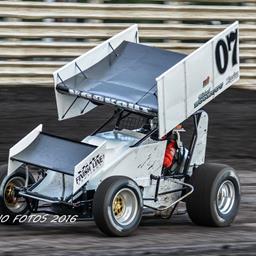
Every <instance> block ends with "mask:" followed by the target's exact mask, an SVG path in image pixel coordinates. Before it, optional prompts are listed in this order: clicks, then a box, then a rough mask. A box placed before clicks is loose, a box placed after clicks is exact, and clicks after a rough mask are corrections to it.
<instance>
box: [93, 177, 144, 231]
mask: <svg viewBox="0 0 256 256" xmlns="http://www.w3.org/2000/svg"><path fill="white" fill-rule="evenodd" d="M142 209H143V204H142V195H141V191H140V188H139V187H138V185H137V184H136V183H135V182H134V181H133V180H131V179H130V178H128V177H124V176H113V177H109V178H107V179H106V180H104V181H103V182H102V183H101V184H100V185H99V187H98V189H97V191H96V192H95V195H94V199H93V216H94V219H95V222H96V224H97V226H98V227H99V228H100V230H101V231H102V232H103V233H105V234H107V235H110V236H128V235H130V234H131V233H132V232H133V231H135V230H136V228H137V227H138V225H139V223H140V220H141V216H142Z"/></svg>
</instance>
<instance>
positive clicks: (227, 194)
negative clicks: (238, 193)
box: [217, 180, 235, 214]
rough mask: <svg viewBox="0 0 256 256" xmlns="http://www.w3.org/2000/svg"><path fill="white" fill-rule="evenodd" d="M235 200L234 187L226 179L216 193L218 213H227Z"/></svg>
mask: <svg viewBox="0 0 256 256" xmlns="http://www.w3.org/2000/svg"><path fill="white" fill-rule="evenodd" d="M234 202H235V187H234V184H233V182H232V181H230V180H226V181H224V182H223V183H222V184H221V186H220V187H219V190H218V193H217V207H218V210H219V211H220V213H222V214H228V213H229V212H230V211H231V209H232V208H233V205H234Z"/></svg>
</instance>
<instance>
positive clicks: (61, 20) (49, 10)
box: [0, 0, 256, 89]
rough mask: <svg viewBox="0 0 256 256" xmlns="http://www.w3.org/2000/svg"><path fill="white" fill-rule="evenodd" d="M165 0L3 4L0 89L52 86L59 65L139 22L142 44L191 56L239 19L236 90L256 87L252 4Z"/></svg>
mask: <svg viewBox="0 0 256 256" xmlns="http://www.w3.org/2000/svg"><path fill="white" fill-rule="evenodd" d="M166 2H167V3H166V4H81V3H63V2H61V3H44V2H12V1H1V2H0V40H1V44H0V58H1V60H0V72H1V76H0V85H5V86H18V85H31V86H52V84H53V82H52V72H53V71H54V70H56V69H57V68H58V67H59V66H61V65H63V64H65V63H66V62H67V61H69V60H70V59H73V58H75V57H77V56H78V55H80V54H82V53H84V52H85V51H87V50H89V49H90V48H92V47H93V46H95V45H97V44H98V43H99V42H100V41H102V40H105V39H106V38H108V37H110V36H112V35H114V34H116V33H117V32H119V31H121V30H123V29H124V28H126V27H127V26H129V25H130V24H132V23H139V29H140V38H141V40H142V41H143V42H144V43H146V44H149V45H153V46H157V47H161V48H165V49H170V50H174V51H180V52H185V53H190V52H191V51H193V50H194V49H196V48H197V47H199V46H200V45H201V44H202V43H204V42H205V41H207V40H208V39H210V38H211V37H212V36H213V35H215V34H216V33H218V32H219V31H221V30H222V29H223V28H224V27H226V25H225V24H227V23H231V22H233V21H234V20H239V21H240V58H241V80H240V81H239V82H238V84H237V85H236V86H239V87H242V88H251V89H255V88H256V14H255V13H256V0H247V1H240V0H226V1H220V0H210V1H209V0H208V1H206V0H191V1H185V0H184V1H183V0H179V1H178V0H177V1H166ZM168 2H169V3H170V4H168ZM212 3H214V4H212Z"/></svg>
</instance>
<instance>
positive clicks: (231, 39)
mask: <svg viewBox="0 0 256 256" xmlns="http://www.w3.org/2000/svg"><path fill="white" fill-rule="evenodd" d="M237 35H238V32H237V29H236V30H235V31H231V32H230V33H229V35H227V36H226V40H223V39H220V40H219V41H218V43H217V44H216V48H215V59H216V65H217V68H218V71H219V73H220V74H224V73H225V72H226V70H227V67H228V62H229V52H230V51H232V66H235V65H236V64H237V63H238V61H237ZM232 43H233V49H231V47H232ZM221 53H222V55H223V60H222V58H221Z"/></svg>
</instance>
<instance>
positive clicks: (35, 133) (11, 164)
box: [8, 124, 43, 175]
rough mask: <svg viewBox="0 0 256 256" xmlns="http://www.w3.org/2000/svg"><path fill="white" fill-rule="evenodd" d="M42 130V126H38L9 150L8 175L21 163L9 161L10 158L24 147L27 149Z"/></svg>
mask: <svg viewBox="0 0 256 256" xmlns="http://www.w3.org/2000/svg"><path fill="white" fill-rule="evenodd" d="M42 129H43V125H42V124H40V125H38V126H37V127H36V128H35V129H34V130H33V131H31V132H30V133H29V134H28V135H26V136H25V137H24V138H23V139H21V140H20V141H19V142H18V143H17V144H15V145H14V146H13V147H12V148H10V150H9V161H8V175H10V174H11V173H13V172H14V171H15V170H17V169H18V168H19V167H20V166H21V165H22V163H20V162H17V161H13V160H11V157H12V156H14V155H16V154H18V153H20V152H21V151H22V150H24V149H25V148H26V147H28V146H29V145H30V144H31V143H32V142H33V141H34V140H35V139H36V137H37V136H38V135H39V134H40V132H41V131H42Z"/></svg>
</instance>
